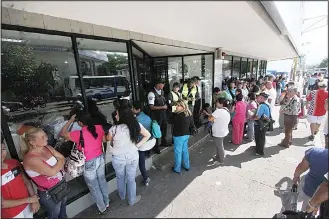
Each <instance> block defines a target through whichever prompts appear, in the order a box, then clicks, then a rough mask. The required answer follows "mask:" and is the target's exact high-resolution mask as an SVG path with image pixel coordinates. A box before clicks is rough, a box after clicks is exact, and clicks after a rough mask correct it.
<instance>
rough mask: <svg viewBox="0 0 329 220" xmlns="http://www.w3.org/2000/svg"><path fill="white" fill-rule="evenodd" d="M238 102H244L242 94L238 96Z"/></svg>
mask: <svg viewBox="0 0 329 220" xmlns="http://www.w3.org/2000/svg"><path fill="white" fill-rule="evenodd" d="M236 100H237V101H242V100H243V95H242V93H239V94H237V95H236Z"/></svg>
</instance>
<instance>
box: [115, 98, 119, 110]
mask: <svg viewBox="0 0 329 220" xmlns="http://www.w3.org/2000/svg"><path fill="white" fill-rule="evenodd" d="M113 106H114V108H115V109H118V108H119V107H120V103H119V100H118V99H116V100H114V101H113Z"/></svg>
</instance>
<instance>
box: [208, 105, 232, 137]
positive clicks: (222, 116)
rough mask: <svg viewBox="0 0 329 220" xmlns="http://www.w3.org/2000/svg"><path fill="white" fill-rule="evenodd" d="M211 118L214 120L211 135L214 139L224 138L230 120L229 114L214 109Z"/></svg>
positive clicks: (223, 110) (225, 111)
mask: <svg viewBox="0 0 329 220" xmlns="http://www.w3.org/2000/svg"><path fill="white" fill-rule="evenodd" d="M212 116H214V118H215V120H214V123H213V125H212V134H213V136H214V137H225V136H226V135H228V133H229V131H228V124H229V123H230V120H231V115H230V113H229V112H228V111H227V110H225V109H216V110H215V111H214V112H213V113H212Z"/></svg>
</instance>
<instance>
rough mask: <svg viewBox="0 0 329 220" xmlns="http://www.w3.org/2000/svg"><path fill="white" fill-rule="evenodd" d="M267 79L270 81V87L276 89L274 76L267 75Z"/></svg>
mask: <svg viewBox="0 0 329 220" xmlns="http://www.w3.org/2000/svg"><path fill="white" fill-rule="evenodd" d="M268 81H270V82H271V83H272V88H273V89H274V90H276V82H275V81H274V77H273V76H269V77H268Z"/></svg>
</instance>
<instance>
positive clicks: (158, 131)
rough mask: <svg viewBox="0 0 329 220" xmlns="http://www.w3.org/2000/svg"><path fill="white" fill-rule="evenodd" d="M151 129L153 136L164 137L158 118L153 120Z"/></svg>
mask: <svg viewBox="0 0 329 220" xmlns="http://www.w3.org/2000/svg"><path fill="white" fill-rule="evenodd" d="M151 131H152V136H153V137H154V138H156V139H158V138H161V137H162V133H161V128H160V125H159V124H158V122H157V121H156V120H152V123H151Z"/></svg>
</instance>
